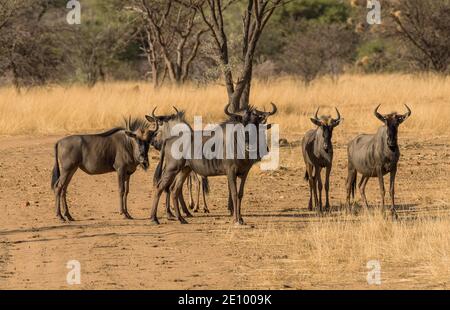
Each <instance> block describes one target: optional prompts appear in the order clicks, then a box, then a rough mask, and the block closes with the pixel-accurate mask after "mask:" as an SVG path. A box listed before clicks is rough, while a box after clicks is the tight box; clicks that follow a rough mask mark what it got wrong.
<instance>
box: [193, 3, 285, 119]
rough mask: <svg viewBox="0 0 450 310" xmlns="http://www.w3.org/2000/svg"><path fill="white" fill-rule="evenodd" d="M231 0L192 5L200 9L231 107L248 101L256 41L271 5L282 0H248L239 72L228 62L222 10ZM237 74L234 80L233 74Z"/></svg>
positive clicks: (243, 26) (240, 107)
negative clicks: (220, 69)
mask: <svg viewBox="0 0 450 310" xmlns="http://www.w3.org/2000/svg"><path fill="white" fill-rule="evenodd" d="M234 2H236V1H235V0H229V1H227V2H225V1H222V0H204V1H196V2H194V3H193V7H195V8H196V10H197V11H198V12H200V14H201V17H202V19H203V21H204V23H205V24H206V25H207V27H208V29H209V30H210V33H211V36H212V39H213V44H214V46H215V51H216V53H217V56H218V59H219V62H220V66H221V68H222V71H223V76H224V80H225V85H226V89H227V94H228V100H229V103H230V104H231V105H232V107H233V108H234V110H235V111H238V110H241V109H244V108H245V107H247V106H248V104H249V97H250V88H251V81H252V70H253V61H254V57H255V51H256V47H257V44H258V41H259V39H260V37H261V34H262V33H263V30H264V27H265V26H266V25H267V22H268V21H269V19H270V17H271V16H272V14H273V12H274V11H275V9H276V8H277V7H279V6H281V5H283V4H284V2H285V1H283V0H248V1H247V2H246V6H245V9H244V11H243V14H242V28H243V31H242V54H241V64H240V66H239V67H240V70H239V72H234V73H233V72H232V69H231V65H230V56H229V47H228V44H229V43H228V37H227V35H226V31H225V28H226V25H225V23H224V17H223V16H224V11H225V10H226V9H227V8H228V7H229V6H230V5H231V4H233V3H234ZM234 74H235V75H237V76H238V77H237V79H236V80H234V78H233V76H234Z"/></svg>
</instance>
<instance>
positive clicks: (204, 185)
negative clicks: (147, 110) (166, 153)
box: [145, 107, 209, 220]
mask: <svg viewBox="0 0 450 310" xmlns="http://www.w3.org/2000/svg"><path fill="white" fill-rule="evenodd" d="M173 109H174V110H175V113H173V114H169V115H156V114H155V111H156V107H155V108H154V109H153V111H152V113H151V115H146V116H145V117H146V118H147V120H148V121H156V122H158V124H159V130H158V132H157V134H156V136H155V139H153V142H152V145H153V146H154V147H155V149H157V150H158V151H161V147H162V144H163V142H164V141H165V140H167V139H168V138H170V137H172V133H171V131H172V129H173V128H174V127H175V126H176V125H179V124H184V125H186V126H187V128H188V129H189V130H190V131H191V132H192V131H193V129H192V127H191V126H190V125H189V124H188V123H187V121H186V119H185V112H184V111H179V110H178V109H177V108H175V107H173ZM193 179H195V181H196V182H194V180H193ZM193 184H196V185H197V203H195V202H194V197H193V194H192V185H193ZM200 184H201V185H200ZM187 185H188V189H189V198H190V208H191V209H193V210H194V212H197V211H198V208H199V202H200V201H199V200H200V199H199V198H200V190H201V189H202V190H203V204H204V212H205V213H208V212H209V209H208V206H207V204H206V197H205V195H206V194H207V192H208V190H209V185H208V181H207V179H206V178H202V182H201V183H200V180H199V178H198V176H197V175H196V174H195V173H191V174H190V175H189V178H188V184H187ZM200 186H201V187H200ZM179 202H180V204H181V208H182V210H183V212H184V214H185V216H187V217H191V216H192V215H191V214H190V212H189V210H188V209H187V207H186V203H185V200H184V198H183V195H180V197H179ZM166 215H167V218H168V219H169V220H173V219H176V218H175V216H174V215H173V214H172V211H171V210H170V192H167V193H166Z"/></svg>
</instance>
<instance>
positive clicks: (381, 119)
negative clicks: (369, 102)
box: [373, 104, 385, 122]
mask: <svg viewBox="0 0 450 310" xmlns="http://www.w3.org/2000/svg"><path fill="white" fill-rule="evenodd" d="M380 105H381V104H379V105H378V106H377V107H376V108H375V111H374V112H373V113H374V114H375V116H376V117H377V118H378V119H379V120H380V121H382V122H384V121H385V119H384V116H383V115H381V114H380V113H378V108H379V107H380Z"/></svg>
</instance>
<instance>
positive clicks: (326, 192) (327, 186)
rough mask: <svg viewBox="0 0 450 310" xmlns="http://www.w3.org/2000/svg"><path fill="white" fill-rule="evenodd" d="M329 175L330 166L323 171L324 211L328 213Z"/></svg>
mask: <svg viewBox="0 0 450 310" xmlns="http://www.w3.org/2000/svg"><path fill="white" fill-rule="evenodd" d="M330 173H331V165H330V166H328V167H326V169H325V195H326V197H325V211H330Z"/></svg>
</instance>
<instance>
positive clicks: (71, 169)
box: [51, 119, 157, 221]
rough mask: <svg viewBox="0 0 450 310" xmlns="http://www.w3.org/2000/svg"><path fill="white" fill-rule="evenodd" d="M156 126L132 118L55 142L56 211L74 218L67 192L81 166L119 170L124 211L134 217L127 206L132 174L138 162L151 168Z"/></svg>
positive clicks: (102, 170) (93, 171)
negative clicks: (121, 124)
mask: <svg viewBox="0 0 450 310" xmlns="http://www.w3.org/2000/svg"><path fill="white" fill-rule="evenodd" d="M156 130H157V129H156ZM156 130H155V131H152V130H150V129H149V124H148V123H147V122H146V121H145V120H140V119H130V120H128V121H127V122H126V124H125V127H117V128H113V129H111V130H109V131H106V132H103V133H99V134H90V135H73V136H68V137H65V138H63V139H61V140H59V141H58V142H57V143H56V144H55V166H54V168H53V175H52V182H51V187H52V189H53V190H54V192H55V199H56V202H55V204H56V215H57V216H58V217H59V218H60V219H62V220H65V219H67V220H69V221H73V218H72V216H71V215H70V212H69V207H68V205H67V201H66V193H67V187H68V186H69V183H70V181H71V179H72V177H73V175H74V173H75V172H76V171H77V170H78V168H79V169H81V170H83V171H84V172H86V173H87V174H90V175H94V174H104V173H108V172H114V171H116V172H117V175H118V181H119V194H120V213H121V214H123V216H124V217H125V218H128V219H130V218H131V216H130V214H129V213H128V208H127V195H128V191H129V186H130V185H129V182H130V176H131V175H132V174H133V173H134V172H135V171H136V168H137V166H138V165H141V166H142V167H143V168H144V169H147V168H148V166H149V161H148V151H149V146H150V142H151V140H152V139H153V137H154V134H155V132H156ZM61 209H62V210H63V213H62V212H61ZM63 215H64V216H63ZM64 217H65V218H64Z"/></svg>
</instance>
